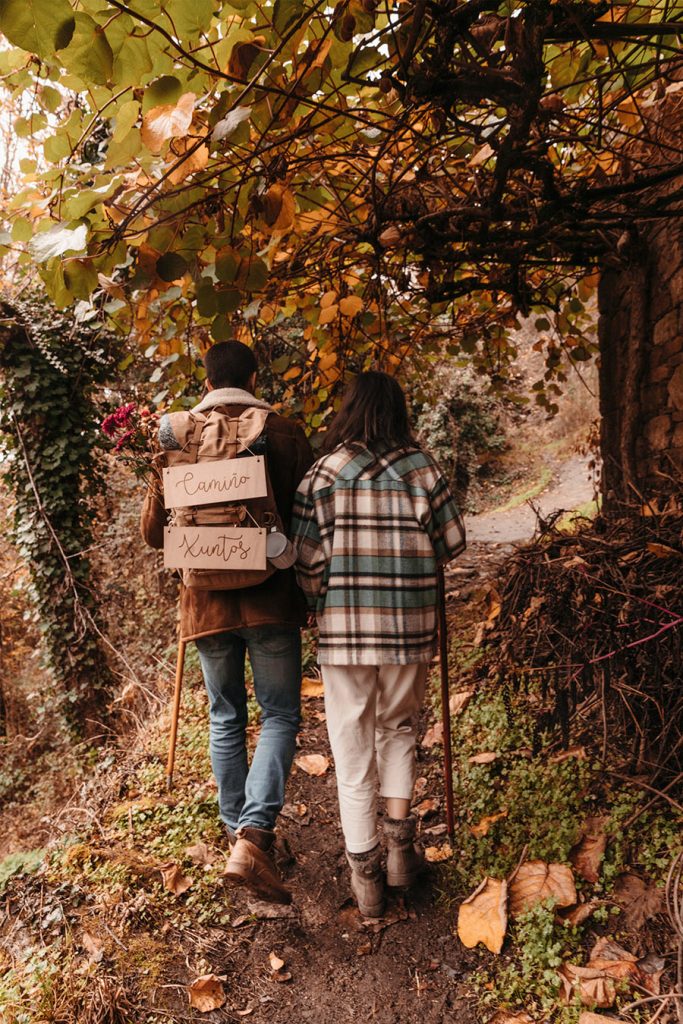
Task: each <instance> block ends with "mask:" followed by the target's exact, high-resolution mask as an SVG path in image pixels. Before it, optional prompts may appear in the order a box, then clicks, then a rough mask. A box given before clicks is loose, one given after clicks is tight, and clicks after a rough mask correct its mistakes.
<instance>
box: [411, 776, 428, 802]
mask: <svg viewBox="0 0 683 1024" xmlns="http://www.w3.org/2000/svg"><path fill="white" fill-rule="evenodd" d="M428 785H429V782H428V780H427V779H426V778H425V776H424V775H420V777H419V778H418V779H415V785H414V786H413V800H417V798H418V797H420V796H422V794H423V793H425V792H426V791H427V786H428Z"/></svg>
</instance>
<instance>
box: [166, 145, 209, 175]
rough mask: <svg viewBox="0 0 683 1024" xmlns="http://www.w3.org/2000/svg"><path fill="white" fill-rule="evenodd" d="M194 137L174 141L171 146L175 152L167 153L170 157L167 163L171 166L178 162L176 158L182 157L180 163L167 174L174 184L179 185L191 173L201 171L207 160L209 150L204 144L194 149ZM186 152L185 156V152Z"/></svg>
mask: <svg viewBox="0 0 683 1024" xmlns="http://www.w3.org/2000/svg"><path fill="white" fill-rule="evenodd" d="M195 141H196V140H194V139H192V140H190V139H183V140H182V141H181V142H179V143H176V144H175V145H174V146H173V149H174V150H177V152H174V153H169V157H170V159H169V160H168V163H169V164H170V165H171V166H173V165H174V164H176V163H178V160H180V159H181V157H182V163H181V164H179V165H178V166H177V167H174V169H173V170H172V171H171V173H170V174H169V176H168V180H169V181H170V182H172V184H174V185H179V184H180V183H181V182H183V181H185V179H186V178H189V177H190V175H191V174H196V172H197V171H203V170H204V168H205V167H206V165H207V164H208V162H209V150H208V148H207V147H206V146H200V147H199V149H194V146H195ZM186 153H187V154H188V155H187V156H185V154H186Z"/></svg>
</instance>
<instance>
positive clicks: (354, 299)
mask: <svg viewBox="0 0 683 1024" xmlns="http://www.w3.org/2000/svg"><path fill="white" fill-rule="evenodd" d="M362 308H363V300H362V299H361V298H360V296H359V295H347V296H346V298H345V299H342V300H341V301H340V303H339V312H340V313H341V314H342V316H356V315H357V314H358V313H360V311H361V310H362Z"/></svg>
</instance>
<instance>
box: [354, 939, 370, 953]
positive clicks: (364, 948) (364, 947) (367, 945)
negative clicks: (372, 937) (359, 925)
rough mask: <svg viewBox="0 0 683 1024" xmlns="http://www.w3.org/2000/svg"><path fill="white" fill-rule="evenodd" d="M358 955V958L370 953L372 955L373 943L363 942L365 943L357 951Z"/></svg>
mask: <svg viewBox="0 0 683 1024" xmlns="http://www.w3.org/2000/svg"><path fill="white" fill-rule="evenodd" d="M356 953H357V954H358V956H367V955H368V953H372V943H371V942H363V943H361V945H360V946H359V947H358V949H357V950H356Z"/></svg>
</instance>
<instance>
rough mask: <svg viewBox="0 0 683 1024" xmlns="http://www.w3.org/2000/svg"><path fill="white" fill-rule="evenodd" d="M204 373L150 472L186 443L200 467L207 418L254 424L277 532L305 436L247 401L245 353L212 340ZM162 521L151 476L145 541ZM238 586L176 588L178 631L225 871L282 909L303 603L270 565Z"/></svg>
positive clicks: (251, 366) (250, 360)
mask: <svg viewBox="0 0 683 1024" xmlns="http://www.w3.org/2000/svg"><path fill="white" fill-rule="evenodd" d="M204 365H205V368H206V373H207V380H208V385H207V386H208V393H207V395H206V397H205V398H204V399H203V400H202V401H201V402H200V403H199V404H198V405H196V406H195V407H194V409H192V411H191V412H189V413H172V414H170V415H166V416H164V417H162V420H161V423H160V427H159V444H160V447H161V450H162V455H161V464H162V465H164V460H165V456H164V454H163V453H164V452H168V453H171V452H178V451H179V450H184V449H185V448H188V447H189V446H190V445H191V444H193V443H194V444H198V445H199V451H198V457H197V455H195V456H194V458H195V459H197V461H201V459H202V444H203V441H202V435H201V430H202V424H203V423H205V422H206V417H210V418H211V421H212V424H213V430H214V436H215V434H216V431H217V432H218V434H219V435H220V434H221V432H222V430H223V425H225V429H226V431H227V429H228V425H229V424H230V423H234V422H235V420H236V419H237V418H238V417H245V419H246V420H247V421H248V422H250V423H251V424H253V423H257V424H259V425H260V424H263V425H264V429H263V430H262V431H261V432H260V434H259V436H258V437H257V438H256V439H255V440H253V441H252V440H250V442H249V453H250V454H254V455H258V454H263V455H265V459H266V464H267V470H268V475H269V477H270V484H271V487H272V496H273V498H274V501H275V505H276V506H277V512H278V513H279V516H280V518H281V520H282V524H283V527H284V531H285V533H287V532H288V531H289V524H290V518H291V511H292V505H293V501H294V495H295V493H296V489H297V486H298V484H299V482H300V481H301V479H302V478H303V476H304V474H305V473H306V471H307V470H308V468H309V466H310V465H311V463H312V461H313V455H312V452H311V448H310V445H309V443H308V440H307V438H306V436H305V434H304V432H303V430H302V429H301V427H299V426H298V425H296V424H295V423H293V422H292V421H290V420H287V419H285V418H284V417H283V416H280V415H278V414H277V413H276V412H274V411H273V409H272V408H271V406H269V405H268V404H267V403H266V402H263V401H261V400H259V399H257V398H256V397H255V395H254V391H255V388H256V376H257V364H256V359H255V357H254V353H253V351H252V350H251V349H250V348H248V347H247V346H246V345H243V344H241V342H238V341H226V342H220V343H218V344H216V345H214V346H213V347H212V348H210V349H209V351H208V352H207V354H206V357H205V359H204ZM258 429H260V426H259V427H257V430H258ZM197 437H199V438H200V440H199V441H197V440H196V439H197ZM189 438H192V441H190V440H189ZM208 443H209V442H208V441H207V442H206V445H207V450H208ZM209 457H211V456H209ZM166 519H167V515H166V511H165V509H164V503H163V497H162V490H161V484H160V482H157V481H156V480H155V481H154V482H153V483H152V484H151V485H150V487H149V489H148V492H147V495H146V497H145V502H144V506H143V510H142V519H141V529H142V535H143V538H144V540H145V541H146V543H147V544H150V545H151V546H152V547H156V548H160V547H163V543H164V529H165V527H166ZM239 587H240V589H226V590H224V589H217V590H213V589H201V588H199V587H197V586H184V585H181V588H180V633H181V636H182V637H183V639H186V640H188V639H193V640H195V642H196V644H197V649H198V651H199V658H200V662H201V666H202V672H203V675H204V682H205V684H206V689H207V693H208V697H209V721H210V753H211V765H212V768H213V773H214V775H215V778H216V782H217V784H218V804H219V811H220V816H221V819H222V821H223V822H224V823H225V825H226V828H227V831H228V838H229V841H230V844H231V853H230V858H229V861H228V867H227V870H226V874H227V876H228V877H229V878H230V879H231V880H232V881H234V882H236V883H245V884H246V885H247V886H248V887H249V888H251V889H252V890H253V891H254V892H256V893H257V894H258V895H259V896H261V897H262V898H265V899H270V900H274V901H278V902H285V903H288V902H289V901H290V899H291V894H290V892H289V890H288V889H287V888H286V887H285V886H284V884H283V882H282V880H281V879H280V876H279V874H278V871H277V868H276V866H275V863H274V860H273V844H274V841H275V832H274V828H275V822H276V819H277V816H278V814H279V812H280V810H281V808H282V805H283V803H284V794H285V784H286V782H287V778H288V776H289V771H290V768H291V765H292V760H293V757H294V752H295V749H296V747H295V744H296V734H297V731H298V728H299V715H300V689H301V637H300V627H301V626H303V625H305V622H306V604H305V600H304V598H303V595H302V593H301V591H300V590H299V588H298V586H297V584H296V581H295V578H294V571H293V570H292V569H278V570H276V571H274V572H273V573H272V575H270V576H268V578H267V579H265V580H264V581H263V582H261V583H259V584H258V585H255V586H246V587H245V586H243V584H239ZM246 652H248V653H249V659H250V661H251V667H252V672H253V677H254V692H255V695H256V700H257V702H258V704H259V707H260V708H261V734H260V737H259V740H258V744H257V746H256V750H255V752H254V756H253V758H252V762H251V766H249V765H248V761H247V747H246V729H247V693H246V688H245V680H244V662H245V654H246Z"/></svg>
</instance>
